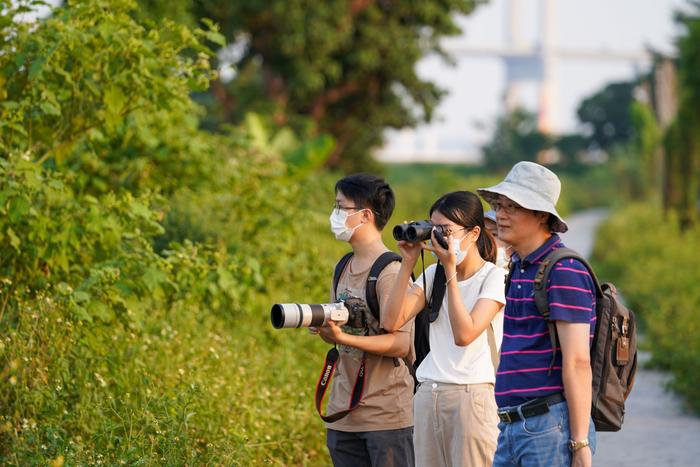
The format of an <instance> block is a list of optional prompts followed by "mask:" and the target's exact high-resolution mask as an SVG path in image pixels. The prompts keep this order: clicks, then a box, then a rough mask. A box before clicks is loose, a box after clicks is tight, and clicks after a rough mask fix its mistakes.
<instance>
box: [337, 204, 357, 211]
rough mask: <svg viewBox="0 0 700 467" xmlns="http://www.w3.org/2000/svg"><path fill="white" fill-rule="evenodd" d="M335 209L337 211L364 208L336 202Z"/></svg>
mask: <svg viewBox="0 0 700 467" xmlns="http://www.w3.org/2000/svg"><path fill="white" fill-rule="evenodd" d="M333 209H334V210H336V211H352V210H353V209H362V208H358V207H357V206H341V205H340V204H338V203H335V204H334V205H333Z"/></svg>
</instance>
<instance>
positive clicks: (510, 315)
mask: <svg viewBox="0 0 700 467" xmlns="http://www.w3.org/2000/svg"><path fill="white" fill-rule="evenodd" d="M563 246H564V244H563V243H562V241H561V239H560V238H559V236H558V235H552V236H551V237H550V238H549V239H548V240H547V241H546V242H545V243H544V244H543V245H542V246H541V247H539V248H538V249H537V250H535V251H534V252H532V253H531V254H530V255H528V256H527V257H526V258H525V259H521V258H520V257H518V255H517V253H515V254H513V257H512V261H513V275H512V279H511V283H510V287H509V288H508V290H507V291H506V307H505V312H504V322H503V344H502V346H501V361H500V365H499V366H498V372H497V373H496V402H497V403H498V406H499V407H510V406H514V405H519V404H522V403H524V402H527V401H528V400H530V399H533V398H536V397H544V396H548V395H550V394H554V393H557V392H561V391H563V390H564V384H563V381H562V373H561V362H562V359H561V349H560V348H557V351H556V358H555V360H554V367H553V368H552V372H551V374H548V373H549V367H550V364H551V362H552V341H551V340H550V337H549V330H548V328H547V322H546V320H545V319H544V317H543V316H542V315H541V314H540V312H539V311H538V310H537V306H536V305H535V298H534V290H535V288H534V282H535V281H534V279H535V274H536V273H537V270H538V269H539V267H540V264H542V259H543V258H544V257H545V256H546V255H547V253H549V252H550V251H552V250H555V249H558V248H562V247H563ZM546 287H547V299H548V302H549V309H550V318H551V319H552V320H560V321H568V322H572V323H590V326H591V327H590V329H591V331H590V337H591V341H592V339H593V333H594V332H595V320H596V315H595V289H594V285H593V280H592V278H591V276H590V274H589V273H588V270H587V269H586V267H585V266H584V265H583V264H582V263H581V262H580V261H578V260H574V259H563V260H562V261H560V262H559V263H557V265H556V266H555V267H554V268H553V269H552V272H551V274H550V277H549V281H548V283H547V285H546Z"/></svg>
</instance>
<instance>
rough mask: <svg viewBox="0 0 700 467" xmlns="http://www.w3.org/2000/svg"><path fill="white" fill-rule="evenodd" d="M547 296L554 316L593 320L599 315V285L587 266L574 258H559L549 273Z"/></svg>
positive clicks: (567, 319) (583, 320) (573, 321)
mask: <svg viewBox="0 0 700 467" xmlns="http://www.w3.org/2000/svg"><path fill="white" fill-rule="evenodd" d="M547 300H548V303H549V315H550V318H551V319H552V320H555V321H568V322H571V323H589V322H590V321H591V319H592V318H593V316H594V315H595V287H594V284H593V279H592V278H591V275H590V273H589V272H588V269H587V268H586V266H584V265H583V263H581V262H580V261H579V260H576V259H573V258H564V259H562V260H561V261H559V262H558V263H557V264H556V265H555V266H554V267H553V268H552V270H551V272H550V275H549V281H548V282H547Z"/></svg>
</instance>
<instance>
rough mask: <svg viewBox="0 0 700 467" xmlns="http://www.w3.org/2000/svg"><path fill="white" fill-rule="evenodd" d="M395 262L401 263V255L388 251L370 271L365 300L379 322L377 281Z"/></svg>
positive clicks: (377, 260) (376, 261)
mask: <svg viewBox="0 0 700 467" xmlns="http://www.w3.org/2000/svg"><path fill="white" fill-rule="evenodd" d="M394 261H399V262H401V255H399V254H397V253H394V252H393V251H387V252H385V253H382V254H381V255H380V256H379V258H377V259H376V260H375V261H374V264H372V267H371V268H370V270H369V275H368V276H367V288H366V290H365V299H366V301H367V306H369V309H370V311H371V312H372V315H373V316H374V318H375V319H376V320H377V321H381V320H380V319H379V297H378V296H377V281H378V280H379V275H380V274H381V273H382V271H383V270H384V268H385V267H387V266H388V265H389V264H391V263H393V262H394Z"/></svg>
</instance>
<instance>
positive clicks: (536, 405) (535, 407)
mask: <svg viewBox="0 0 700 467" xmlns="http://www.w3.org/2000/svg"><path fill="white" fill-rule="evenodd" d="M565 400H566V399H565V398H564V394H562V393H561V392H558V393H556V394H552V395H551V396H547V397H538V398H537V399H532V400H530V401H527V402H525V403H524V404H521V405H519V406H518V407H519V408H520V412H518V407H514V408H512V409H509V410H499V411H498V418H500V419H501V421H502V422H503V423H513V422H517V421H518V420H522V419H523V418H530V417H534V416H537V415H542V414H544V413H547V412H549V406H550V405H554V404H558V403H559V402H563V401H565ZM520 413H522V416H521V415H520Z"/></svg>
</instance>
